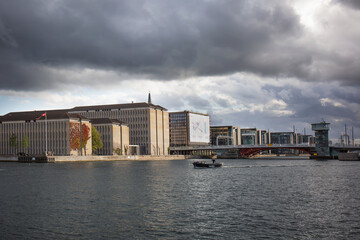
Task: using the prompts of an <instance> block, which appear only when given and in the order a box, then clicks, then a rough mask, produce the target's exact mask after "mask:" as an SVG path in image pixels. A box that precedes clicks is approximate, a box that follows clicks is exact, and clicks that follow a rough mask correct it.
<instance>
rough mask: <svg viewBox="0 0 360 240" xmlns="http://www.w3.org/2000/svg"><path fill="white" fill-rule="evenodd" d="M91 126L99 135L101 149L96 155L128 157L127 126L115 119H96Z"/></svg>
mask: <svg viewBox="0 0 360 240" xmlns="http://www.w3.org/2000/svg"><path fill="white" fill-rule="evenodd" d="M90 122H91V124H92V126H93V127H95V128H96V130H97V131H98V132H99V133H100V135H101V140H102V143H103V147H102V148H101V149H98V150H97V151H96V152H95V153H94V154H96V155H114V154H118V155H128V154H129V145H130V142H129V127H128V124H126V123H124V122H123V121H120V120H117V119H109V118H96V119H92V120H91V121H90Z"/></svg>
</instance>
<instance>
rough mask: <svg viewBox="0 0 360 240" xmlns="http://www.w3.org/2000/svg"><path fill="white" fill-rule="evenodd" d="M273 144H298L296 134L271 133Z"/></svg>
mask: <svg viewBox="0 0 360 240" xmlns="http://www.w3.org/2000/svg"><path fill="white" fill-rule="evenodd" d="M270 137H271V144H296V133H294V132H271V133H270Z"/></svg>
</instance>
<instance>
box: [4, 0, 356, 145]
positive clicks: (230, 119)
mask: <svg viewBox="0 0 360 240" xmlns="http://www.w3.org/2000/svg"><path fill="white" fill-rule="evenodd" d="M359 23H360V1H358V0H316V1H314V0H267V1H263V0H247V1H246V0H197V1H194V0H173V1H168V0H122V1H118V0H104V1H98V0H76V1H74V0H68V1H66V0H11V1H9V0H0V101H1V105H0V115H3V114H6V113H8V112H11V111H25V110H35V109H37V110H39V109H52V108H68V107H73V106H80V105H89V104H114V103H128V102H131V101H135V102H144V101H147V94H148V92H149V91H151V95H152V100H153V103H155V104H159V105H161V106H163V107H166V108H168V109H169V111H177V110H192V111H197V112H202V113H209V114H210V115H211V121H212V124H214V125H223V124H228V125H230V124H231V125H237V126H240V127H257V128H261V129H269V130H270V131H292V129H293V126H294V125H295V128H296V129H297V131H298V132H300V133H303V132H304V128H305V129H306V133H311V130H310V123H313V122H319V121H322V120H323V119H324V120H325V121H328V122H330V123H331V126H332V131H331V138H332V139H337V138H339V135H340V134H341V132H343V131H344V124H347V125H348V126H349V127H354V131H355V137H356V138H360V121H359V120H360V44H359V43H360V25H359Z"/></svg>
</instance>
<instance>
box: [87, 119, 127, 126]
mask: <svg viewBox="0 0 360 240" xmlns="http://www.w3.org/2000/svg"><path fill="white" fill-rule="evenodd" d="M90 122H91V124H94V125H96V124H114V123H115V124H120V125H127V123H125V122H123V121H120V120H118V119H111V118H93V119H91V120H90Z"/></svg>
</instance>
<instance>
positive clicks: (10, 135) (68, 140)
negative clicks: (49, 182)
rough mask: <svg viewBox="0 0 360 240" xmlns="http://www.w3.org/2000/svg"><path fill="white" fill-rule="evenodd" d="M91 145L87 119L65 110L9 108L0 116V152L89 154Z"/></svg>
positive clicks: (9, 153) (3, 153)
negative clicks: (14, 110) (6, 112)
mask: <svg viewBox="0 0 360 240" xmlns="http://www.w3.org/2000/svg"><path fill="white" fill-rule="evenodd" d="M45 112H46V114H45ZM45 115H46V116H45ZM80 126H82V128H80ZM81 133H82V136H83V138H80V134H81ZM80 144H83V145H84V148H83V149H82V152H80V150H79V149H80ZM91 146H92V145H91V124H90V121H89V119H86V118H85V117H83V116H81V115H78V114H69V113H67V112H66V110H51V111H31V112H11V113H8V114H6V115H4V116H1V117H0V155H12V154H17V153H19V152H23V153H26V154H31V155H42V154H44V153H45V152H47V153H50V154H53V155H64V156H69V155H81V154H83V155H85V154H86V155H91V154H92V152H91Z"/></svg>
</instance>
